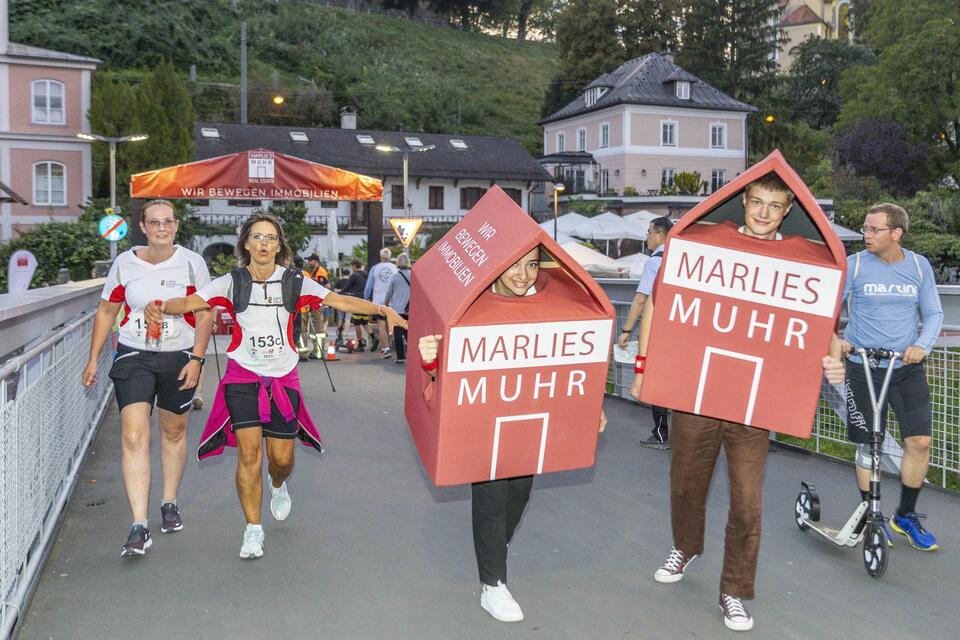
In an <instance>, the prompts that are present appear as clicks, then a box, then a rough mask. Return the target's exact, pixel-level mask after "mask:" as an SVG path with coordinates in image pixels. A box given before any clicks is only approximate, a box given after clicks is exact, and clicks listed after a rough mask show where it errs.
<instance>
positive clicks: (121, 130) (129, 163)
mask: <svg viewBox="0 0 960 640" xmlns="http://www.w3.org/2000/svg"><path fill="white" fill-rule="evenodd" d="M88 118H89V120H90V129H91V131H93V132H94V133H97V134H99V135H103V136H111V137H119V136H125V135H129V134H132V133H139V132H140V119H139V113H138V109H137V94H136V92H135V91H134V89H133V88H132V87H131V86H130V85H129V84H128V83H127V82H124V81H123V80H117V79H116V78H114V76H113V75H112V74H111V73H110V72H104V73H98V74H97V75H96V76H94V81H93V88H92V90H91V93H90V110H89V111H88ZM137 144H142V143H137ZM135 171H136V169H135V168H134V167H133V159H132V158H131V154H130V145H128V144H120V145H117V185H118V191H119V192H121V193H124V192H125V190H124V189H123V188H122V187H119V185H124V184H126V183H127V182H129V180H130V174H131V173H134V172H135ZM93 185H94V189H93V190H94V193H95V194H97V195H101V196H102V195H109V193H110V148H109V146H108V145H106V144H103V143H95V144H94V145H93Z"/></svg>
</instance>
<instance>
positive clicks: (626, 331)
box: [620, 329, 633, 333]
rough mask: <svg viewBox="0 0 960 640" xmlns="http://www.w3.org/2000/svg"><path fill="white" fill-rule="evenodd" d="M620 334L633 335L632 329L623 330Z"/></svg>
mask: <svg viewBox="0 0 960 640" xmlns="http://www.w3.org/2000/svg"><path fill="white" fill-rule="evenodd" d="M620 333H633V329H624V330H623V331H621V332H620Z"/></svg>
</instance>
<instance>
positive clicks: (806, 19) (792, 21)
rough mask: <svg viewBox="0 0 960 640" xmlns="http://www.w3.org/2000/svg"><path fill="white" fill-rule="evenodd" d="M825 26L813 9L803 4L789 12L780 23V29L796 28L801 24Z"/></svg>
mask: <svg viewBox="0 0 960 640" xmlns="http://www.w3.org/2000/svg"><path fill="white" fill-rule="evenodd" d="M817 23H820V24H826V23H825V22H824V21H823V20H822V19H821V18H820V16H818V15H817V14H816V12H814V10H813V9H811V8H810V7H808V6H807V5H805V4H803V5H800V6H799V7H797V8H796V9H794V10H793V11H791V12H790V13H789V14H788V15H787V16H786V17H785V18H784V19H783V21H782V22H781V23H780V26H781V27H796V26H798V25H801V24H817Z"/></svg>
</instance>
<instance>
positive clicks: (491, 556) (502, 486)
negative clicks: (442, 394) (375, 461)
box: [418, 247, 607, 622]
mask: <svg viewBox="0 0 960 640" xmlns="http://www.w3.org/2000/svg"><path fill="white" fill-rule="evenodd" d="M539 273H540V247H536V248H534V249H533V250H531V251H530V252H529V253H527V254H526V255H525V256H523V257H521V258H520V259H519V260H517V262H515V263H514V264H513V265H511V266H510V267H509V268H508V269H507V270H506V271H504V272H503V273H502V274H500V276H499V277H498V278H497V279H496V280H495V281H494V283H493V285H492V286H491V287H490V289H489V290H488V291H487V292H486V293H484V294H483V295H484V296H487V295H490V296H503V297H505V298H520V297H527V296H534V295H536V294H537V288H536V282H537V276H538V275H539ZM505 320H509V318H505ZM441 338H442V336H440V335H428V336H423V337H421V338H420V341H419V344H418V347H419V350H420V362H421V366H422V367H423V368H424V369H425V370H426V371H427V372H428V373H429V374H430V375H431V377H433V378H436V376H437V373H438V372H439V370H440V361H439V359H438V353H439V350H440V341H441ZM606 422H607V420H606V416H605V415H603V414H602V413H601V419H600V431H603V429H604V427H605V426H606ZM532 488H533V476H532V475H530V476H521V477H517V478H503V479H500V480H491V481H488V482H475V483H473V485H472V487H471V497H472V504H471V508H472V512H473V544H474V550H475V552H476V556H477V568H478V569H479V573H480V582H481V591H480V606H481V607H483V609H484V610H485V611H487V612H488V613H489V614H490V615H491V616H493V617H494V618H496V619H497V620H500V621H501V622H520V621H521V620H523V610H522V609H521V608H520V605H519V604H517V601H516V600H515V599H514V598H513V594H511V593H510V590H509V589H507V545H509V544H510V540H511V539H512V538H513V534H514V532H515V531H516V528H517V525H518V524H519V523H520V518H521V517H522V516H523V511H524V509H525V508H526V505H527V501H528V500H529V499H530V490H531V489H532Z"/></svg>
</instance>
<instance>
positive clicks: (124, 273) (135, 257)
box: [82, 200, 213, 557]
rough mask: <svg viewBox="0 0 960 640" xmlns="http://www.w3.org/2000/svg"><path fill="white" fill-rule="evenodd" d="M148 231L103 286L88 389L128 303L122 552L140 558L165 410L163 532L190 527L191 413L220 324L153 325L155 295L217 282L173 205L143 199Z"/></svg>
mask: <svg viewBox="0 0 960 640" xmlns="http://www.w3.org/2000/svg"><path fill="white" fill-rule="evenodd" d="M142 212H143V215H142V220H141V221H140V229H141V231H143V233H144V234H145V235H146V238H147V246H145V247H133V248H132V249H130V250H129V251H125V252H123V253H121V254H120V255H119V256H117V259H116V260H115V261H114V262H113V264H112V265H111V267H110V272H109V274H108V275H107V281H106V283H105V284H104V287H103V294H102V296H101V297H102V299H101V300H100V306H99V307H98V308H97V315H96V318H95V319H94V321H93V339H92V340H91V343H90V358H89V361H88V362H87V366H86V368H85V369H84V370H83V374H82V381H83V384H84V385H85V386H87V387H90V386H93V385H94V384H96V381H97V358H98V357H99V355H100V351H101V350H102V349H103V346H104V344H106V341H107V338H108V337H109V335H110V329H111V327H112V326H113V323H114V319H115V318H116V317H117V313H118V312H119V311H120V309H121V307H122V308H123V309H124V311H125V315H124V317H123V319H122V320H121V321H120V332H119V333H120V336H119V345H118V347H117V353H116V355H115V357H114V360H113V366H112V367H111V368H110V379H111V380H113V388H114V392H115V393H116V396H117V405H118V406H119V408H120V430H121V434H122V435H121V440H122V454H121V468H122V470H123V484H124V486H125V487H126V490H127V500H128V501H129V502H130V510H131V511H132V512H133V526H132V527H131V528H130V533H129V535H128V537H127V542H126V543H125V544H124V545H123V547H122V549H121V551H120V555H121V556H125V557H137V556H142V555H144V554H145V553H146V551H147V549H149V548H150V546H151V545H152V544H153V540H152V539H151V538H150V528H149V526H148V519H147V504H148V502H149V500H150V415H151V413H152V412H153V406H154V404H156V405H157V407H158V408H159V423H160V466H161V468H162V470H163V496H162V503H161V507H160V513H161V528H160V530H161V531H162V532H163V533H172V532H174V531H180V530H182V529H183V519H182V518H181V516H180V508H179V506H178V505H177V489H178V487H179V485H180V478H181V476H182V475H183V467H184V464H185V463H186V459H187V439H186V431H187V411H189V409H190V403H191V401H192V400H193V393H194V389H195V388H196V386H197V382H198V381H199V379H200V368H201V366H202V365H203V355H204V353H206V350H207V341H208V340H209V339H210V333H211V331H212V328H213V322H212V319H211V314H210V313H209V312H208V311H204V310H199V309H198V312H197V314H196V317H194V316H193V315H192V314H189V315H185V316H184V317H183V318H166V319H163V322H162V324H157V325H153V326H151V325H150V324H149V321H148V320H147V319H146V318H145V317H144V308H145V307H147V306H148V305H149V304H150V303H151V302H153V301H154V300H161V301H162V300H166V299H169V298H172V297H175V296H184V295H190V294H192V293H193V292H194V291H196V290H197V288H202V287H205V286H206V285H207V284H208V283H209V282H210V275H209V273H208V272H207V265H206V264H205V263H204V261H203V258H202V257H201V256H199V255H198V254H196V253H194V252H193V251H189V250H187V249H184V248H183V247H181V246H180V245H177V244H174V239H175V236H176V233H177V219H176V217H175V216H174V213H173V204H172V203H171V202H168V201H167V200H151V201H149V202H147V203H146V204H144V205H143V209H142Z"/></svg>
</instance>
